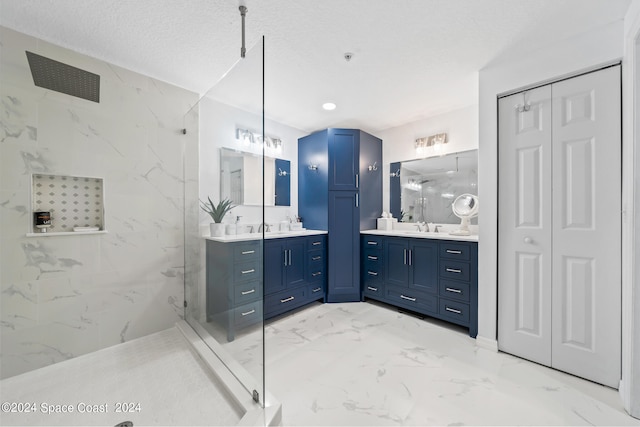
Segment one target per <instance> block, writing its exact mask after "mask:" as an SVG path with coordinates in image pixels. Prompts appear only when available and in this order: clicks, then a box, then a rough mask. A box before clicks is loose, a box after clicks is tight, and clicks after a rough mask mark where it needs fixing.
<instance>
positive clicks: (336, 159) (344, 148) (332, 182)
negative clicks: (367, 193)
mask: <svg viewBox="0 0 640 427" xmlns="http://www.w3.org/2000/svg"><path fill="white" fill-rule="evenodd" d="M359 133H360V132H359V131H358V130H355V129H329V191H336V190H340V191H355V190H357V189H358V177H357V175H358V165H359V161H358V152H359Z"/></svg>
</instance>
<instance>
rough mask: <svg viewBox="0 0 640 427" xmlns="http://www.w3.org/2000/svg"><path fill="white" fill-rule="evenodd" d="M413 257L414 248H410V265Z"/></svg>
mask: <svg viewBox="0 0 640 427" xmlns="http://www.w3.org/2000/svg"><path fill="white" fill-rule="evenodd" d="M411 258H413V249H409V265H412V264H411V263H412V261H411Z"/></svg>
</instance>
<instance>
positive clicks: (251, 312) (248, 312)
mask: <svg viewBox="0 0 640 427" xmlns="http://www.w3.org/2000/svg"><path fill="white" fill-rule="evenodd" d="M255 312H256V310H255V309H254V310H250V311H247V312H246V313H242V315H243V316H248V315H250V314H253V313H255Z"/></svg>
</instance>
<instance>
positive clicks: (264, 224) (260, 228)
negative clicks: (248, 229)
mask: <svg viewBox="0 0 640 427" xmlns="http://www.w3.org/2000/svg"><path fill="white" fill-rule="evenodd" d="M263 229H264V232H265V233H269V232H270V231H271V226H270V225H269V224H267V223H266V222H262V223H260V225H259V226H258V233H261V232H262V230H263Z"/></svg>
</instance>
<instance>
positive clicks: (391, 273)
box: [384, 238, 409, 287]
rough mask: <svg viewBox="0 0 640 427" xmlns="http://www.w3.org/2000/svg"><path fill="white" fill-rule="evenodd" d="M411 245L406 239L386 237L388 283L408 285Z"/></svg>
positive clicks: (386, 275) (385, 257)
mask: <svg viewBox="0 0 640 427" xmlns="http://www.w3.org/2000/svg"><path fill="white" fill-rule="evenodd" d="M408 256H409V245H408V244H407V240H406V239H393V238H391V239H385V242H384V260H385V278H386V283H388V284H390V285H394V286H404V287H406V286H407V284H408V283H409V264H408V262H407V257H408Z"/></svg>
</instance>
